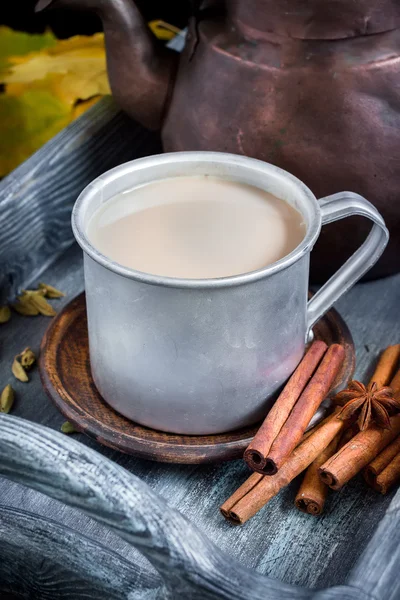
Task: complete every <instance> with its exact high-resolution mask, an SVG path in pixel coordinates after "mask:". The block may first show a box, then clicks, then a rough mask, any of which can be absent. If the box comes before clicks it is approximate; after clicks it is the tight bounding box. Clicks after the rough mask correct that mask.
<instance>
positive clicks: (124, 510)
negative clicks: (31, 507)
mask: <svg viewBox="0 0 400 600" xmlns="http://www.w3.org/2000/svg"><path fill="white" fill-rule="evenodd" d="M0 474H1V475H3V476H6V477H8V478H10V479H11V480H13V481H18V482H20V483H23V484H24V485H28V486H31V487H34V488H35V489H37V490H38V491H41V492H43V493H46V494H48V495H50V496H52V497H54V498H57V499H58V500H61V501H63V502H65V503H67V504H70V505H71V506H74V507H76V508H79V509H80V510H82V511H83V512H86V513H87V514H89V515H90V516H92V517H93V518H95V519H96V520H97V521H99V522H101V523H103V524H106V525H107V526H108V527H109V528H111V529H112V530H114V531H115V532H116V533H117V534H118V535H119V536H121V537H123V538H124V539H125V540H126V541H128V542H129V543H130V544H132V545H134V546H135V547H136V548H137V549H139V550H140V552H142V554H143V555H144V556H145V557H146V558H147V559H148V560H149V561H150V562H151V564H152V565H153V567H155V569H156V570H157V571H158V572H159V574H160V575H161V578H162V580H163V585H162V586H161V589H160V590H159V597H160V598H188V600H197V599H198V600H200V599H201V600H208V599H209V600H211V599H222V598H226V599H231V600H235V599H238V600H239V599H240V600H261V599H262V600H265V598H268V599H269V600H278V599H279V600H289V599H291V600H295V599H304V600H306V599H310V600H311V599H314V600H328V599H332V600H333V599H336V600H339V599H340V600H350V599H351V600H367V599H368V600H371V592H372V591H374V595H375V596H374V597H375V598H377V599H379V598H382V600H383V598H385V600H395V598H396V596H394V595H393V593H392V592H394V593H397V590H398V584H397V583H396V581H395V580H397V570H398V566H399V564H400V563H399V561H400V545H397V546H395V547H393V546H392V545H391V546H390V551H391V553H392V554H391V563H390V565H387V564H386V565H385V569H381V570H380V571H379V573H380V585H381V589H383V590H384V592H385V594H386V595H385V596H377V595H376V578H374V577H369V578H365V577H364V576H363V575H361V576H360V575H359V574H358V573H360V572H361V570H362V568H363V563H364V561H365V562H367V561H368V563H369V564H370V563H371V562H373V561H374V560H375V563H376V562H379V555H378V553H377V550H378V548H379V547H381V548H382V546H385V540H384V539H382V537H381V535H380V534H381V532H379V531H378V533H377V534H376V535H375V536H374V538H373V539H372V540H371V542H370V544H369V546H368V548H367V551H366V553H365V554H366V559H365V558H363V559H362V560H361V561H360V563H359V564H358V565H357V568H356V569H355V571H354V573H353V574H352V578H351V579H352V583H351V585H350V586H346V585H345V586H339V587H333V588H330V589H327V590H320V591H313V590H310V589H305V588H303V587H298V586H289V585H287V584H285V583H282V582H279V581H276V580H275V579H271V578H269V577H265V576H263V575H261V574H259V573H257V572H255V571H252V570H249V569H247V568H245V567H242V566H240V565H239V564H238V563H236V562H235V561H234V560H231V559H230V558H229V557H228V556H227V555H225V554H224V553H223V552H221V551H220V550H219V549H218V548H217V547H216V546H215V545H214V544H213V543H212V542H211V541H210V540H209V539H208V538H207V537H206V536H205V535H204V534H203V533H201V532H200V531H199V530H198V529H197V527H195V526H194V525H193V524H192V523H190V522H189V521H188V520H187V519H185V517H184V516H182V515H181V514H180V513H179V512H177V511H176V510H174V509H172V508H171V507H169V506H168V505H167V504H166V503H165V502H164V500H162V499H161V498H160V497H159V496H157V495H156V494H155V493H154V492H152V491H151V490H150V488H149V487H148V486H147V485H146V484H145V483H144V482H142V481H141V480H140V479H139V478H137V477H135V476H134V475H131V474H129V473H128V472H127V471H125V470H124V469H122V468H121V467H120V466H118V465H116V464H115V463H113V462H111V461H110V460H108V459H106V458H104V457H102V456H101V455H100V454H98V453H96V452H94V451H93V450H90V449H88V448H86V447H85V446H84V445H82V444H80V443H79V442H76V441H75V440H72V439H71V438H68V437H65V436H62V435H61V434H59V433H54V432H52V431H51V430H49V429H47V428H45V427H41V426H34V425H33V424H32V423H29V422H28V421H24V420H22V419H20V418H17V417H12V416H10V415H0ZM388 515H389V521H390V524H391V525H392V526H393V527H394V528H395V529H396V525H397V526H398V525H399V524H400V513H399V510H398V497H396V498H395V500H394V502H393V506H392V510H389V512H388ZM383 525H385V522H384V523H383ZM386 526H387V524H386V525H385V527H386ZM397 529H398V530H400V528H399V527H397ZM31 536H32V538H33V539H34V540H35V529H34V528H33V530H31ZM66 537H68V536H67V535H66ZM56 539H58V540H59V551H58V553H57V552H56V556H58V561H59V562H60V563H61V564H62V559H63V555H64V551H65V546H64V544H63V541H62V540H61V541H60V538H59V537H58V538H57V536H56ZM76 539H77V536H76ZM36 541H37V540H36ZM42 542H43V539H42ZM27 543H28V547H29V546H30V542H29V538H28V540H27ZM78 546H79V544H77V543H76V544H75V545H71V546H70V547H69V548H68V553H69V554H72V556H73V559H74V558H75V559H76V560H77V562H76V563H75V564H77V563H79V559H77V556H76V555H81V553H82V549H81V548H79V547H78ZM384 552H385V548H383V553H384ZM379 566H380V567H382V566H383V563H380V565H379ZM108 567H109V571H110V575H112V573H113V566H112V564H111V561H110V562H109V565H108ZM374 569H376V566H375V567H374ZM117 574H118V571H117V570H116V571H115V573H114V576H115V577H117ZM97 581H99V577H98V579H97ZM107 583H108V584H109V585H110V586H111V587H112V581H108V582H107ZM138 585H141V584H140V583H139V582H138ZM389 589H390V594H389V595H387V592H388V590H389ZM76 597H77V598H79V597H83V596H80V595H79V593H78V594H77V595H76ZM111 597H112V596H111ZM143 597H145V596H144V595H143Z"/></svg>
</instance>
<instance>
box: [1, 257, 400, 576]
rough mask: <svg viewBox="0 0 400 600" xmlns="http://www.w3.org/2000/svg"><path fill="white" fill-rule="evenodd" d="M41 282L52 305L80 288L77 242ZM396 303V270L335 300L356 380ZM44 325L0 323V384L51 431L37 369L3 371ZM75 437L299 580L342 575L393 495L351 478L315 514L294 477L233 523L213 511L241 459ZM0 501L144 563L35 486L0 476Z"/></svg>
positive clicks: (231, 550) (213, 535)
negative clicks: (198, 459)
mask: <svg viewBox="0 0 400 600" xmlns="http://www.w3.org/2000/svg"><path fill="white" fill-rule="evenodd" d="M41 280H43V281H46V282H47V283H50V284H52V285H55V286H57V287H59V288H60V289H62V290H63V291H65V292H66V293H67V297H66V298H65V299H62V300H60V301H54V305H56V306H58V308H61V307H62V306H63V305H64V304H65V303H67V302H68V301H69V300H70V299H71V298H72V297H73V296H75V295H76V294H78V293H79V292H81V291H82V289H83V272H82V260H81V252H80V250H79V249H78V248H77V247H76V246H73V247H72V248H70V249H69V250H67V251H66V252H65V253H64V255H63V256H62V257H61V259H59V260H58V261H57V262H56V263H55V264H54V265H52V266H51V267H50V268H49V269H48V270H47V272H46V273H45V274H43V275H42V277H41ZM399 306H400V275H399V276H394V277H391V278H388V279H384V280H380V281H375V282H370V283H364V284H360V285H358V286H357V287H356V288H354V289H353V290H352V291H350V292H349V293H348V294H347V296H346V297H345V298H343V299H342V300H341V301H340V302H339V303H338V304H337V308H338V310H339V312H340V313H341V315H342V316H343V317H344V319H345V320H346V322H347V324H348V325H349V327H350V330H351V332H352V334H353V337H354V341H355V344H356V348H357V363H358V364H357V370H356V377H357V378H360V379H366V378H368V374H369V373H370V372H371V369H372V368H373V364H374V362H375V360H376V356H377V354H378V353H379V351H380V350H381V349H382V348H384V347H385V346H387V345H389V344H393V343H396V342H399V341H400V319H399V310H398V307H399ZM48 323H49V321H48V319H46V318H45V317H35V318H27V317H20V316H19V315H16V314H13V317H12V320H11V321H10V322H9V323H7V324H6V325H3V326H1V329H0V386H1V387H3V386H4V385H6V384H7V383H12V384H13V386H14V388H15V390H16V393H17V399H16V403H15V409H14V411H13V414H15V415H17V416H21V417H24V418H26V419H29V420H30V421H33V422H37V423H41V424H43V425H46V426H48V427H50V428H53V429H59V428H60V426H61V424H62V422H63V421H64V419H63V417H62V415H61V414H60V413H59V412H58V411H57V410H56V409H55V408H54V407H53V406H52V405H51V403H50V401H49V400H48V399H47V397H46V395H45V393H44V392H43V390H42V387H41V384H40V379H39V374H38V371H37V369H36V370H34V371H33V372H32V374H31V381H30V382H29V383H27V384H24V383H20V382H17V381H15V380H13V377H12V375H11V371H10V367H11V362H12V357H13V356H14V355H15V354H16V353H18V352H19V351H21V350H22V349H23V348H24V347H25V346H26V345H30V346H31V347H32V348H33V349H34V350H38V348H39V345H40V340H41V337H42V335H43V332H44V331H45V328H46V326H47V325H48ZM76 439H77V440H79V441H81V442H83V443H84V444H86V445H88V446H90V447H92V448H94V449H96V450H98V451H100V452H101V453H103V454H104V455H106V456H108V457H109V458H111V459H112V460H114V461H116V462H117V463H119V464H120V465H121V466H123V467H125V468H126V469H128V470H129V471H131V472H132V473H134V474H135V475H138V476H139V477H140V478H142V479H143V480H144V481H145V482H147V483H148V484H149V486H150V487H151V488H152V489H153V490H154V491H156V492H157V493H158V494H159V495H161V496H162V497H164V498H165V499H166V501H167V502H168V503H169V504H170V505H171V506H173V507H175V508H177V509H178V510H179V511H181V512H182V513H183V514H184V515H186V516H187V517H188V518H189V519H190V520H191V521H192V522H193V523H195V524H197V526H198V527H199V528H200V529H201V530H202V531H203V532H205V533H206V535H207V536H208V537H209V538H210V539H211V540H213V541H214V542H215V544H216V545H217V546H219V547H220V548H221V549H223V550H224V551H225V552H226V553H228V554H229V555H231V556H232V557H235V558H236V559H237V560H238V561H239V562H241V563H242V564H243V565H245V566H247V567H250V568H253V569H256V570H257V571H259V572H260V573H264V574H267V575H270V576H272V577H275V578H277V579H279V580H281V581H283V582H286V583H291V584H297V585H302V586H307V587H322V586H332V585H340V584H343V583H344V582H346V579H347V576H348V574H349V571H350V569H351V568H352V567H353V566H354V564H355V562H356V560H357V558H358V557H359V556H360V554H361V552H362V551H363V549H364V548H365V546H366V544H367V542H368V541H369V539H370V538H371V536H372V534H373V532H374V530H375V529H376V527H377V525H378V523H379V521H380V520H381V519H382V517H383V515H384V512H385V510H386V508H387V507H388V505H389V502H390V500H391V499H392V497H393V494H389V495H388V496H387V497H382V496H380V495H379V494H376V493H374V492H372V491H370V490H369V489H368V488H367V487H366V486H365V485H364V483H363V481H362V480H361V479H360V478H359V479H357V480H356V481H353V482H351V483H350V484H349V485H348V486H346V487H345V488H344V489H343V490H342V491H341V492H337V493H333V494H332V495H331V497H330V500H329V502H328V506H327V509H326V512H325V514H324V515H323V516H322V517H320V518H314V517H311V516H307V515H304V514H302V513H299V512H298V511H296V510H295V509H294V507H293V500H294V495H295V491H296V489H297V486H298V481H296V482H294V483H293V484H292V485H291V486H289V488H288V489H286V490H284V491H282V492H281V493H280V494H279V495H278V496H277V497H276V498H275V499H274V500H272V501H271V502H270V504H269V505H268V506H267V507H265V508H264V509H263V510H261V511H260V512H259V513H258V515H256V516H255V517H254V518H253V519H251V520H250V521H249V522H248V523H247V524H245V525H244V526H243V527H232V526H230V525H229V524H227V523H226V522H225V521H224V520H223V519H222V517H221V516H220V514H219V511H218V507H219V505H220V504H221V503H222V501H223V500H225V499H226V498H227V497H228V496H229V495H230V494H231V493H232V492H233V491H234V489H235V488H236V487H238V486H239V485H240V484H241V483H242V482H243V481H244V479H245V478H246V477H247V476H248V471H247V468H246V467H245V466H244V464H243V463H242V461H234V462H232V463H224V464H219V465H213V466H196V465H190V466H189V465H185V466H183V465H182V466H180V465H166V464H157V463H152V462H148V461H144V460H139V459H136V458H135V457H132V456H127V455H123V454H121V453H119V452H116V451H113V450H110V449H107V448H103V447H102V446H100V445H99V444H98V443H96V442H95V441H94V440H91V439H89V438H88V437H86V436H84V435H83V434H77V435H76ZM0 503H1V504H2V505H4V506H12V507H17V508H23V509H26V510H30V511H32V512H35V513H37V514H42V515H45V516H47V517H50V518H54V519H56V520H57V521H59V522H60V523H64V524H66V525H69V526H70V527H72V528H74V529H76V530H77V531H79V532H81V533H84V534H86V535H87V536H88V537H92V538H93V539H96V540H100V541H101V542H102V544H103V545H106V546H108V547H110V548H112V549H114V550H115V551H116V552H117V553H120V554H121V555H122V556H124V557H125V558H126V559H128V560H132V561H133V562H135V563H137V562H138V561H139V564H142V565H143V568H145V563H146V564H147V566H146V568H148V563H147V561H145V560H144V559H143V558H142V557H139V555H138V553H137V552H136V551H135V550H133V549H132V548H131V547H129V546H128V545H127V544H126V543H125V542H124V541H122V540H121V539H119V538H117V537H116V536H115V534H114V533H112V532H110V531H106V529H105V528H104V527H102V526H101V525H99V524H97V523H95V522H93V521H92V520H91V519H90V518H89V517H86V516H85V515H83V514H81V513H79V512H78V511H76V510H74V509H71V508H68V507H66V506H63V505H62V504H60V503H59V502H57V501H55V500H51V499H49V498H47V497H45V496H42V495H41V494H39V493H38V492H35V491H33V490H28V489H26V488H23V487H22V486H20V485H18V484H14V483H10V482H9V481H6V480H0Z"/></svg>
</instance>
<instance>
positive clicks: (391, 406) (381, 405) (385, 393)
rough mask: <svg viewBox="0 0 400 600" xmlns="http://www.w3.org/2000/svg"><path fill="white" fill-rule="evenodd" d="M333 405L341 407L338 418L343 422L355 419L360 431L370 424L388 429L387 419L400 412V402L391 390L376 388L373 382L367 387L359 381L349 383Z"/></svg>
mask: <svg viewBox="0 0 400 600" xmlns="http://www.w3.org/2000/svg"><path fill="white" fill-rule="evenodd" d="M334 403H335V404H338V405H339V406H343V408H342V409H341V410H340V412H339V414H338V418H339V419H343V421H347V420H355V419H356V418H357V425H358V427H359V429H360V431H364V430H365V429H367V428H368V427H369V426H370V425H372V423H375V424H376V425H377V426H378V427H381V428H382V429H389V428H390V421H389V417H390V416H393V415H394V414H396V413H398V412H400V402H399V401H398V400H396V399H395V398H394V397H393V391H392V388H391V387H388V386H384V387H381V388H378V387H377V384H376V383H375V381H373V380H372V381H371V382H370V383H369V384H368V385H367V386H365V385H364V384H363V383H360V382H359V381H351V382H350V383H349V386H348V388H347V389H345V390H343V391H342V392H339V393H338V394H337V395H336V397H335V399H334Z"/></svg>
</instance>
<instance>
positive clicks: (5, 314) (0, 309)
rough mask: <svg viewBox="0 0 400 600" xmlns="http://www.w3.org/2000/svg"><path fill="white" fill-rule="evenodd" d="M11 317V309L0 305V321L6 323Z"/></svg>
mask: <svg viewBox="0 0 400 600" xmlns="http://www.w3.org/2000/svg"><path fill="white" fill-rule="evenodd" d="M10 319H11V310H10V307H9V306H0V323H7V321H9V320H10Z"/></svg>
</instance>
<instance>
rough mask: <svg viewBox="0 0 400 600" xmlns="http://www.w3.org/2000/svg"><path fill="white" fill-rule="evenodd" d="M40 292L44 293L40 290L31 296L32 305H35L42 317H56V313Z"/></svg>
mask: <svg viewBox="0 0 400 600" xmlns="http://www.w3.org/2000/svg"><path fill="white" fill-rule="evenodd" d="M43 291H44V290H43ZM39 292H42V290H38V291H37V293H35V294H30V295H29V299H30V302H31V304H33V306H34V307H35V308H36V309H37V310H38V311H39V312H40V314H41V315H44V316H45V317H54V316H55V315H56V314H57V313H56V311H55V310H54V308H53V307H52V306H51V304H49V303H48V302H47V300H45V298H44V297H43V295H42V294H41V293H39Z"/></svg>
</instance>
